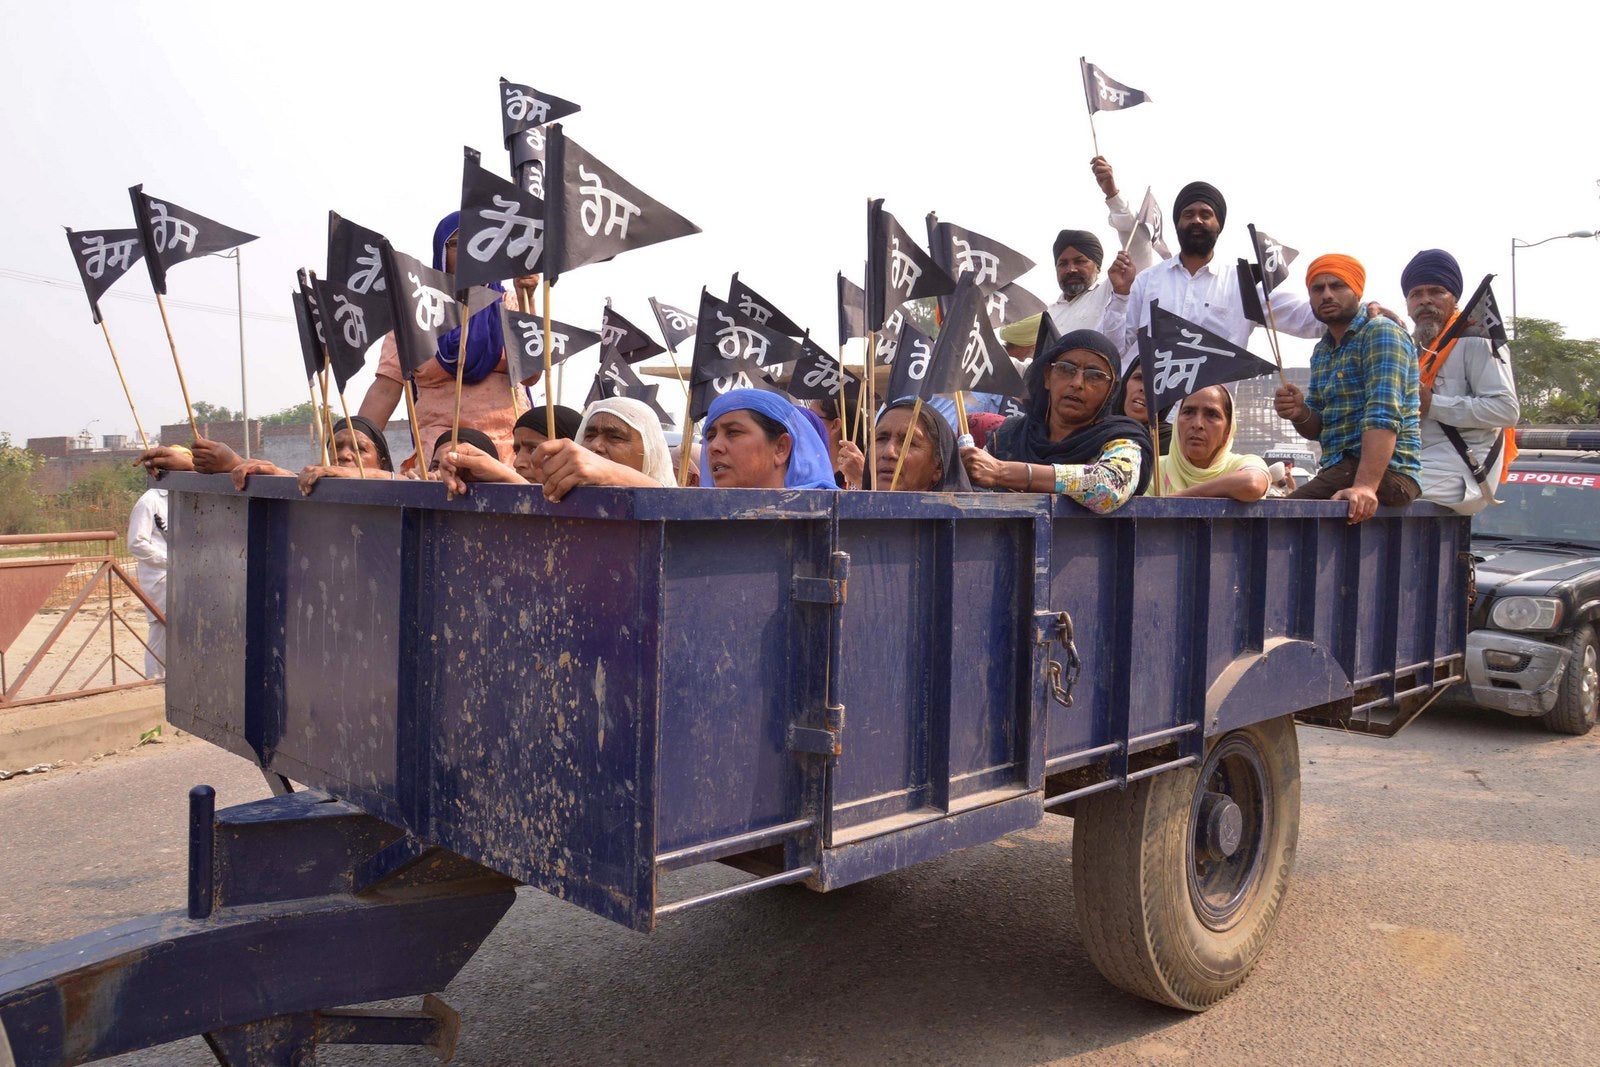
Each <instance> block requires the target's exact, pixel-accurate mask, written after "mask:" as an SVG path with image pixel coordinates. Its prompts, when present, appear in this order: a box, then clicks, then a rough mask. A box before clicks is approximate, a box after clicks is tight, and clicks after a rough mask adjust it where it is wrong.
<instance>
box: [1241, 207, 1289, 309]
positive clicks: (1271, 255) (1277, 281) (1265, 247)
mask: <svg viewBox="0 0 1600 1067" xmlns="http://www.w3.org/2000/svg"><path fill="white" fill-rule="evenodd" d="M1246 229H1248V230H1249V231H1250V244H1251V246H1252V247H1253V248H1254V249H1255V250H1256V265H1257V266H1258V267H1260V268H1261V288H1262V289H1263V290H1265V292H1266V294H1267V295H1268V296H1271V295H1272V290H1274V289H1276V288H1277V287H1278V286H1279V285H1282V284H1283V283H1284V282H1285V281H1287V280H1288V278H1289V264H1291V263H1293V262H1294V257H1295V256H1298V255H1299V254H1300V253H1299V252H1297V251H1296V250H1294V249H1293V248H1290V247H1289V246H1288V245H1286V244H1284V243H1283V242H1282V241H1279V240H1277V239H1276V238H1274V237H1273V236H1272V235H1271V234H1267V233H1263V232H1262V231H1260V230H1258V229H1256V227H1255V223H1250V224H1249V225H1248V226H1247V227H1246Z"/></svg>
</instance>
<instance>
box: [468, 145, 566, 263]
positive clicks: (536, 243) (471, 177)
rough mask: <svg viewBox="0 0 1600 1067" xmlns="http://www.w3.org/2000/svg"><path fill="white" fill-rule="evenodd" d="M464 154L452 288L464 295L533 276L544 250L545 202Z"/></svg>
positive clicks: (469, 150)
mask: <svg viewBox="0 0 1600 1067" xmlns="http://www.w3.org/2000/svg"><path fill="white" fill-rule="evenodd" d="M466 151H467V152H468V153H469V155H468V156H467V158H466V159H464V160H463V161H462V168H461V231H460V234H459V236H458V237H457V239H456V285H458V286H460V287H461V288H462V289H467V288H470V287H472V286H474V285H487V284H489V283H491V282H497V281H500V280H501V279H502V278H520V277H522V276H524V275H527V274H535V273H537V272H538V271H539V269H540V259H541V256H542V254H543V253H544V248H545V218H544V210H545V206H544V202H543V201H541V200H539V199H538V198H537V197H535V196H533V195H531V194H529V193H525V192H523V191H522V190H521V189H519V188H517V187H516V186H515V185H512V184H511V183H510V182H508V181H506V180H505V179H504V178H501V177H498V176H497V175H494V174H491V173H489V172H488V171H487V170H485V169H484V168H483V167H482V166H480V165H479V164H478V163H477V162H476V161H475V160H474V159H473V158H472V154H470V153H472V150H471V149H467V150H466Z"/></svg>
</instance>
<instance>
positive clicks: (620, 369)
mask: <svg viewBox="0 0 1600 1067" xmlns="http://www.w3.org/2000/svg"><path fill="white" fill-rule="evenodd" d="M660 391H661V387H660V386H659V385H646V384H645V383H644V381H643V379H641V378H640V377H639V376H638V375H637V374H636V373H634V370H633V368H632V367H631V366H629V365H628V362H627V360H624V359H621V358H619V357H617V356H614V355H611V356H606V357H604V358H602V359H601V360H600V369H599V370H598V371H596V372H595V376H594V384H593V385H591V386H590V387H589V396H588V397H587V399H585V401H584V407H588V406H589V405H590V404H592V403H594V402H595V401H596V400H605V399H607V398H609V397H614V396H625V397H628V398H629V399H632V400H639V401H642V402H644V403H646V404H648V405H650V407H651V408H652V409H653V410H654V411H655V413H656V418H658V419H660V420H661V422H662V424H663V425H667V424H670V423H671V421H672V419H671V417H670V416H668V415H667V413H666V411H665V410H663V409H662V407H661V405H660V404H658V403H656V394H657V393H659V392H660Z"/></svg>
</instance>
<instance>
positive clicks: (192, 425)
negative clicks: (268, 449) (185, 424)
mask: <svg viewBox="0 0 1600 1067" xmlns="http://www.w3.org/2000/svg"><path fill="white" fill-rule="evenodd" d="M156 307H158V308H160V309H161V325H162V326H163V327H164V328H165V329H166V331H167V347H168V348H170V349H172V365H173V366H174V367H176V368H177V370H178V388H179V389H181V390H183V412H184V414H185V415H187V416H189V429H191V430H193V431H194V439H195V440H196V441H198V440H200V424H199V423H197V422H195V421H194V405H193V404H191V403H189V383H188V382H186V381H184V380H183V364H182V363H180V362H178V342H177V341H174V340H173V339H172V323H171V322H169V321H168V320H167V302H166V301H165V300H163V299H161V294H160V293H157V294H156ZM102 325H104V323H102ZM246 432H249V428H248V427H246Z"/></svg>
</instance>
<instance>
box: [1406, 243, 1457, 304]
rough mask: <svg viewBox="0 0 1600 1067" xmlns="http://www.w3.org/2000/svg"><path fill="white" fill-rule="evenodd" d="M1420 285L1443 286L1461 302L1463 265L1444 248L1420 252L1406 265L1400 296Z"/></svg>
mask: <svg viewBox="0 0 1600 1067" xmlns="http://www.w3.org/2000/svg"><path fill="white" fill-rule="evenodd" d="M1419 285H1439V286H1443V287H1444V288H1446V289H1448V290H1450V292H1451V295H1453V296H1454V297H1455V298H1456V299H1457V300H1460V299H1461V264H1459V263H1457V262H1456V257H1455V256H1452V255H1451V254H1450V253H1449V252H1446V251H1445V250H1444V249H1442V248H1430V249H1427V250H1426V251H1423V252H1418V253H1417V254H1416V255H1414V256H1412V257H1411V262H1410V263H1407V264H1406V269H1405V270H1403V271H1401V272H1400V294H1401V295H1402V296H1404V295H1405V294H1407V293H1409V292H1411V290H1413V289H1415V288H1416V287H1417V286H1419Z"/></svg>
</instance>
